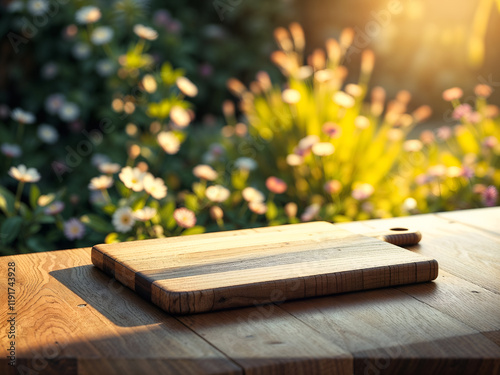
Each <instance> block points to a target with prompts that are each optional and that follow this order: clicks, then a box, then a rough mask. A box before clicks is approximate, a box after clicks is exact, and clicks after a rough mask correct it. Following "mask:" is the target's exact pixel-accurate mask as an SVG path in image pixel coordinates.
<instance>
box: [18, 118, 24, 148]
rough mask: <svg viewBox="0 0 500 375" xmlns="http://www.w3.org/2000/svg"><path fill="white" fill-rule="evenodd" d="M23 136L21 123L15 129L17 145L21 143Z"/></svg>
mask: <svg viewBox="0 0 500 375" xmlns="http://www.w3.org/2000/svg"><path fill="white" fill-rule="evenodd" d="M23 135H24V124H23V123H22V122H20V123H19V126H18V127H17V143H21V141H22V140H23Z"/></svg>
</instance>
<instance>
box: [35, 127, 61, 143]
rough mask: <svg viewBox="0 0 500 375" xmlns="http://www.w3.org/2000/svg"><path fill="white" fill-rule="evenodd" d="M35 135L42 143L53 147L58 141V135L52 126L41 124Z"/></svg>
mask: <svg viewBox="0 0 500 375" xmlns="http://www.w3.org/2000/svg"><path fill="white" fill-rule="evenodd" d="M36 133H37V135H38V138H40V140H41V141H42V142H45V143H48V144H49V145H53V144H54V143H56V142H57V141H58V139H59V133H58V132H57V130H56V128H54V127H53V126H52V125H48V124H42V125H40V126H39V127H38V129H37V130H36Z"/></svg>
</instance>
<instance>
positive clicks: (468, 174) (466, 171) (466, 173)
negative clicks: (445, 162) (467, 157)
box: [462, 167, 474, 178]
mask: <svg viewBox="0 0 500 375" xmlns="http://www.w3.org/2000/svg"><path fill="white" fill-rule="evenodd" d="M462 176H463V177H465V178H472V177H474V170H473V169H472V168H469V167H462Z"/></svg>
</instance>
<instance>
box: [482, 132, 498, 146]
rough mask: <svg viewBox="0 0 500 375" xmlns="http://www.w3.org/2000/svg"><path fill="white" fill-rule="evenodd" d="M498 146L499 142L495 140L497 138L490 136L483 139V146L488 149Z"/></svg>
mask: <svg viewBox="0 0 500 375" xmlns="http://www.w3.org/2000/svg"><path fill="white" fill-rule="evenodd" d="M497 144H498V140H497V139H496V138H495V136H493V135H490V136H489V137H486V138H485V139H483V146H484V147H486V148H491V149H493V148H495V147H496V145H497Z"/></svg>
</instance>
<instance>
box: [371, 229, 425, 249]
mask: <svg viewBox="0 0 500 375" xmlns="http://www.w3.org/2000/svg"><path fill="white" fill-rule="evenodd" d="M367 235H368V236H370V237H375V238H378V239H381V240H382V241H385V242H388V243H392V244H393V245H397V246H410V245H416V244H417V243H419V242H420V240H421V239H422V233H420V232H419V231H418V230H413V229H408V228H390V229H389V230H387V231H384V232H377V233H368V234H367Z"/></svg>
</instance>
